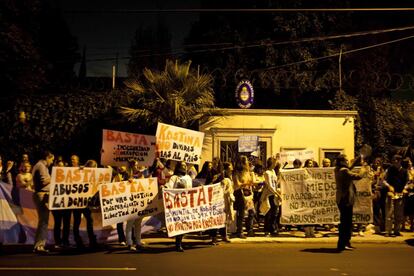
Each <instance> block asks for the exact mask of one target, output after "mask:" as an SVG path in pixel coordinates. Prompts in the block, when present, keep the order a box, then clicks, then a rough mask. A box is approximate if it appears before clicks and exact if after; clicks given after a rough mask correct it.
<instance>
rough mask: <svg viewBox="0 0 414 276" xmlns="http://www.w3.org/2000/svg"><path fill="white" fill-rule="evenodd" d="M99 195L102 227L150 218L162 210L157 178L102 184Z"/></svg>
mask: <svg viewBox="0 0 414 276" xmlns="http://www.w3.org/2000/svg"><path fill="white" fill-rule="evenodd" d="M99 195H100V199H101V211H102V225H103V226H106V225H112V224H116V223H119V222H123V221H127V220H131V219H136V218H141V217H146V216H152V215H155V214H157V213H160V212H161V211H162V210H163V206H162V199H161V198H159V197H158V184H157V178H143V179H133V180H131V181H122V182H113V183H106V184H102V185H101V186H99Z"/></svg>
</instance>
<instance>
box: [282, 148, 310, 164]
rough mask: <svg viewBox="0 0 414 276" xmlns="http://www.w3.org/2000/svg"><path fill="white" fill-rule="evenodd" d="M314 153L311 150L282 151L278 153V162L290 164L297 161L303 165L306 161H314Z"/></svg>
mask: <svg viewBox="0 0 414 276" xmlns="http://www.w3.org/2000/svg"><path fill="white" fill-rule="evenodd" d="M314 158H315V153H314V152H313V150H308V149H306V150H290V151H283V152H281V153H280V161H281V162H282V163H285V162H288V163H289V162H290V163H292V162H293V160H295V159H299V160H300V161H302V163H304V162H305V161H306V160H307V159H314Z"/></svg>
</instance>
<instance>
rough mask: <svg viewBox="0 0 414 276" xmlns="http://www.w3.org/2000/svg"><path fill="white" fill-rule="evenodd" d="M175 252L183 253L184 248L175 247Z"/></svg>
mask: <svg viewBox="0 0 414 276" xmlns="http://www.w3.org/2000/svg"><path fill="white" fill-rule="evenodd" d="M175 250H176V251H177V252H184V248H183V247H182V246H177V247H176V248H175Z"/></svg>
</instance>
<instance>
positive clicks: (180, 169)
mask: <svg viewBox="0 0 414 276" xmlns="http://www.w3.org/2000/svg"><path fill="white" fill-rule="evenodd" d="M165 187H166V188H167V189H188V188H192V187H193V180H192V179H191V177H190V176H189V175H188V174H187V164H186V163H185V162H184V161H180V162H179V163H177V164H176V166H175V170H174V175H172V176H171V177H170V179H169V180H168V182H167V183H166V184H165ZM183 237H184V235H177V236H175V249H176V250H177V252H184V249H183V246H182V241H183Z"/></svg>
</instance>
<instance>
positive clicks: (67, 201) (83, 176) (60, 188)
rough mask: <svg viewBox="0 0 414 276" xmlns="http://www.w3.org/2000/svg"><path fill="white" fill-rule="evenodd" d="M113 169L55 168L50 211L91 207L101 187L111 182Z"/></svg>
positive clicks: (51, 183) (50, 195)
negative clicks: (92, 200) (93, 198)
mask: <svg viewBox="0 0 414 276" xmlns="http://www.w3.org/2000/svg"><path fill="white" fill-rule="evenodd" d="M111 177H112V169H110V168H84V167H53V168H52V175H51V181H50V192H49V209H50V210H61V209H81V208H85V207H87V206H88V205H90V202H91V199H92V197H93V196H94V195H95V194H96V192H97V191H98V187H99V185H101V184H103V183H109V182H111Z"/></svg>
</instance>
